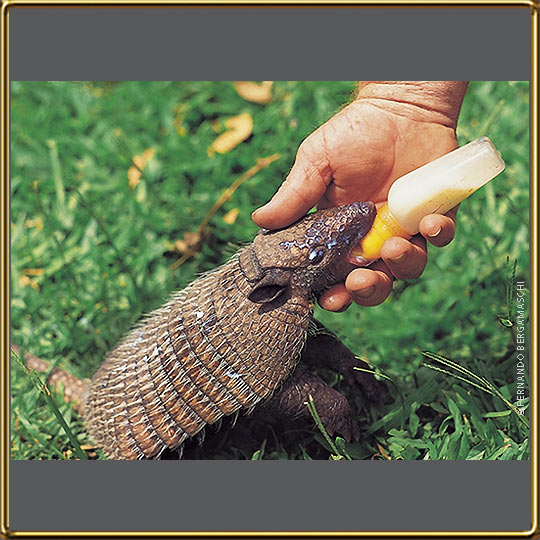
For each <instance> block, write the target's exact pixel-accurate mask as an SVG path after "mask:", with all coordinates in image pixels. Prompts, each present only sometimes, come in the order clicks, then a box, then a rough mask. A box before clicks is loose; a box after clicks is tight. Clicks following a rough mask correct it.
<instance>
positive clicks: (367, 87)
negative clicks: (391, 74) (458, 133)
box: [356, 81, 468, 129]
mask: <svg viewBox="0 0 540 540" xmlns="http://www.w3.org/2000/svg"><path fill="white" fill-rule="evenodd" d="M467 85H468V82H466V81H361V82H359V83H358V93H357V97H356V100H358V101H360V100H361V101H365V100H367V101H370V102H371V103H373V104H374V105H380V106H384V108H385V109H386V110H388V111H389V112H393V113H396V114H400V115H402V116H408V117H410V118H413V119H416V120H421V121H430V122H436V123H440V124H443V125H445V126H448V127H451V128H453V129H455V128H456V125H457V119H458V116H459V111H460V109H461V103H462V102H463V97H464V96H465V92H466V90H467Z"/></svg>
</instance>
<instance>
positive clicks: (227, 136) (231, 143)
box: [207, 113, 253, 157]
mask: <svg viewBox="0 0 540 540" xmlns="http://www.w3.org/2000/svg"><path fill="white" fill-rule="evenodd" d="M225 127H226V128H227V131H225V133H222V134H221V135H219V136H218V137H217V139H216V140H215V141H214V142H213V143H212V144H211V145H210V147H209V148H208V151H207V153H208V156H209V157H214V155H215V154H216V152H217V153H218V154H226V153H227V152H230V151H231V150H232V149H233V148H235V147H236V146H237V145H239V144H240V143H241V142H242V141H245V140H246V139H247V138H248V137H249V136H250V135H251V132H252V131H253V118H251V114H249V113H242V114H239V115H238V116H233V117H231V118H228V119H227V120H225Z"/></svg>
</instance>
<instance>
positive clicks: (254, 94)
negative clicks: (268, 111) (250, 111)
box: [233, 81, 274, 105]
mask: <svg viewBox="0 0 540 540" xmlns="http://www.w3.org/2000/svg"><path fill="white" fill-rule="evenodd" d="M273 83H274V81H263V82H261V83H256V82H253V81H236V82H235V83H233V85H234V89H235V90H236V92H237V93H238V95H239V96H240V97H242V98H244V99H245V100H247V101H252V102H253V103H260V104H261V105H266V104H267V103H268V102H269V101H270V100H271V99H272V84H273Z"/></svg>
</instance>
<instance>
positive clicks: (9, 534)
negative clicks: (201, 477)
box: [0, 0, 540, 538]
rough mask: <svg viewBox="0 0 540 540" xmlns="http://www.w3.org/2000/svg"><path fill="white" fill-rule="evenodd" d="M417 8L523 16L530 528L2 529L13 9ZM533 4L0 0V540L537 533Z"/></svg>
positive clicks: (503, 0) (481, 0)
mask: <svg viewBox="0 0 540 540" xmlns="http://www.w3.org/2000/svg"><path fill="white" fill-rule="evenodd" d="M190 6H191V7H218V6H219V7H271V6H279V7H307V6H313V7H338V6H341V7H373V8H380V7H388V8H390V7H394V8H398V7H399V8H404V7H421V8H433V9H435V8H440V7H452V8H463V9H465V8H485V9H489V8H522V9H528V10H530V24H531V69H530V95H531V100H530V130H531V132H530V135H531V139H530V141H531V142H530V144H531V148H530V175H531V176H530V178H531V192H530V193H531V197H530V220H531V229H530V240H531V276H530V292H531V294H530V312H531V321H532V324H531V325H530V328H531V343H530V354H531V388H530V396H531V407H530V410H531V451H530V452H531V453H530V467H531V520H532V525H531V528H530V530H527V531H521V532H519V533H517V532H515V531H497V532H493V531H486V532H483V531H461V532H445V531H403V532H393V531H386V532H381V531H365V532H360V531H356V532H355V531H351V532H344V531H335V532H327V531H324V532H313V531H309V532H295V531H281V532H274V531H272V532H268V531H247V532H246V531H222V532H209V531H197V532H191V531H190V532H180V531H144V532H132V531H126V532H123V531H90V532H89V531H16V530H12V529H10V524H9V461H10V417H9V410H10V407H9V405H10V392H9V357H10V348H9V336H10V328H9V322H10V317H9V314H10V313H9V310H10V297H9V290H10V271H9V263H10V247H9V238H10V234H9V226H10V225H9V215H10V214H9V197H10V193H9V185H10V183H9V178H10V177H9V174H10V171H9V149H10V146H9V145H10V133H9V120H10V116H9V115H10V110H9V82H10V76H9V52H10V51H9V35H10V34H9V32H10V26H9V24H10V11H11V10H13V9H15V8H44V7H47V8H49V7H50V8H53V7H70V8H76V7H92V8H96V7H116V8H118V7H148V8H150V7H151V8H157V7H190ZM539 10H540V3H539V2H538V1H534V0H454V1H450V0H447V1H443V0H440V1H436V0H403V1H398V0H378V1H375V0H374V1H362V0H341V1H340V2H339V3H332V2H329V1H327V0H312V1H310V2H309V3H307V4H304V3H299V2H294V1H289V0H273V1H270V0H268V1H265V0H261V1H255V0H236V1H227V0H226V1H224V2H216V1H205V0H202V1H198V2H193V1H192V2H189V1H182V0H160V1H159V2H157V3H153V2H151V1H148V0H146V1H137V0H95V1H84V0H81V1H76V0H65V1H64V0H50V1H47V0H43V1H41V0H27V1H26V0H3V1H2V21H1V25H2V43H1V48H2V58H1V63H2V66H1V100H2V147H1V171H0V172H1V201H0V210H1V212H2V215H1V220H0V227H1V238H2V254H1V257H2V261H1V262H2V270H3V272H2V281H1V286H0V287H1V299H2V301H1V308H2V314H1V321H2V323H1V343H2V362H1V418H0V437H1V439H0V477H1V479H2V480H1V483H2V486H1V487H2V491H1V498H2V501H1V506H0V525H1V529H0V535H1V536H2V537H5V538H29V537H39V538H46V537H50V538H62V537H80V538H90V537H123V538H142V537H159V538H165V537H171V538H172V537H179V536H191V537H201V536H222V537H252V536H261V537H268V536H272V537H278V536H279V537H283V536H298V537H320V536H326V537H328V536H330V537H345V536H347V537H368V536H369V537H433V536H439V537H490V538H491V537H510V536H513V537H515V536H520V537H524V538H525V537H531V536H532V535H534V534H538V533H539V531H540V529H539V523H538V506H539V500H538V474H539V470H538V435H539V433H538V363H537V362H538V328H537V324H536V322H537V320H538V298H537V293H538V181H539V178H538V168H539V162H538V149H539V120H538V116H539V112H540V111H539V109H538V93H539V75H538V49H539V42H538V13H539Z"/></svg>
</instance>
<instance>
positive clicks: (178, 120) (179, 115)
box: [173, 103, 187, 137]
mask: <svg viewBox="0 0 540 540" xmlns="http://www.w3.org/2000/svg"><path fill="white" fill-rule="evenodd" d="M185 111H186V104H185V103H180V105H178V106H177V107H176V108H175V109H174V113H175V116H174V120H173V125H174V129H175V130H176V133H178V135H180V137H184V136H186V135H187V128H186V126H184V112H185Z"/></svg>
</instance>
